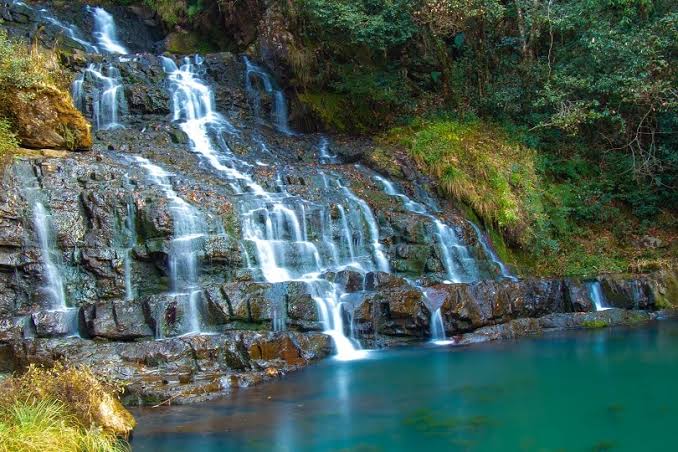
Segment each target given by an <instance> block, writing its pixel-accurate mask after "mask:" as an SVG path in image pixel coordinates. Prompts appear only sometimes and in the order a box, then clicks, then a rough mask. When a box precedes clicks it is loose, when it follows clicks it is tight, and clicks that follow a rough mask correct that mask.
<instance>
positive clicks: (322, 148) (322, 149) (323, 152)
mask: <svg viewBox="0 0 678 452" xmlns="http://www.w3.org/2000/svg"><path fill="white" fill-rule="evenodd" d="M329 147H330V141H329V140H328V139H327V137H325V136H323V137H321V138H320V144H319V146H318V161H319V162H320V163H323V164H331V163H339V158H338V157H337V156H336V155H334V154H330V152H329Z"/></svg>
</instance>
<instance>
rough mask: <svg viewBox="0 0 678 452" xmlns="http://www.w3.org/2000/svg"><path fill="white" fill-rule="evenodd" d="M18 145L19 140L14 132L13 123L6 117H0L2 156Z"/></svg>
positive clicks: (0, 154)
mask: <svg viewBox="0 0 678 452" xmlns="http://www.w3.org/2000/svg"><path fill="white" fill-rule="evenodd" d="M18 146H19V141H18V140H17V138H16V135H15V134H14V132H12V126H11V124H10V123H9V121H7V120H6V119H4V118H0V156H2V155H5V154H8V153H11V152H12V151H14V150H16V148H17V147H18Z"/></svg>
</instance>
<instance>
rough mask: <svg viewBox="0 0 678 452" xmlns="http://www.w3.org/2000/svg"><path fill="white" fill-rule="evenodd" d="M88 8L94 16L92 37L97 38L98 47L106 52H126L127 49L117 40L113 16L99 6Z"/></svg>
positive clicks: (121, 53)
mask: <svg viewBox="0 0 678 452" xmlns="http://www.w3.org/2000/svg"><path fill="white" fill-rule="evenodd" d="M88 10H89V11H90V12H91V13H92V15H93V17H94V37H95V38H96V39H97V42H98V43H99V47H100V48H101V49H102V50H103V51H105V52H107V53H113V54H119V55H126V54H128V53H129V52H128V51H127V49H126V48H125V47H124V46H123V45H122V44H121V43H120V41H119V40H118V36H117V32H116V27H115V21H114V20H113V16H111V15H110V14H109V13H108V11H106V10H105V9H103V8H100V7H95V8H91V7H88Z"/></svg>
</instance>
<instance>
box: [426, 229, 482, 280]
mask: <svg viewBox="0 0 678 452" xmlns="http://www.w3.org/2000/svg"><path fill="white" fill-rule="evenodd" d="M435 225H436V231H437V234H436V235H437V237H438V243H439V245H440V250H441V254H442V260H443V265H444V266H445V270H446V271H447V279H448V281H451V282H452V283H465V282H473V281H477V280H478V279H480V273H479V270H478V265H477V263H476V260H475V259H474V258H473V257H472V256H471V254H470V253H469V250H468V247H467V246H466V245H464V243H463V242H462V240H461V238H460V237H459V234H458V233H457V230H456V229H455V228H454V227H450V226H448V225H446V224H445V223H443V222H442V221H440V220H438V219H436V220H435Z"/></svg>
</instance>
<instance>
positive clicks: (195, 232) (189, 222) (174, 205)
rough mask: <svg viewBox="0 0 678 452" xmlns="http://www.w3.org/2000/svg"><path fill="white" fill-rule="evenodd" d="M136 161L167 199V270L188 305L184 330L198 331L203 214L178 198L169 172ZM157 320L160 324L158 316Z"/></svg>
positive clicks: (147, 163) (138, 158) (178, 294)
mask: <svg viewBox="0 0 678 452" xmlns="http://www.w3.org/2000/svg"><path fill="white" fill-rule="evenodd" d="M136 161H137V162H138V163H139V165H140V166H141V167H142V168H144V170H145V171H146V173H147V174H148V178H149V180H150V181H151V182H152V183H153V184H154V185H157V186H158V187H160V188H161V189H162V191H163V192H164V194H165V197H166V198H167V200H168V201H169V209H170V212H171V214H172V225H173V236H172V241H171V243H170V250H169V271H170V280H171V284H172V292H173V295H174V296H175V297H177V299H179V300H181V301H182V302H184V303H185V304H186V306H187V312H186V316H185V321H184V324H183V328H184V332H185V333H186V334H188V333H199V332H200V331H201V321H200V309H199V306H198V304H199V302H200V297H201V293H202V291H201V289H200V285H199V281H198V274H199V253H200V252H201V251H202V249H203V246H204V240H205V237H206V227H205V224H204V222H203V219H202V216H201V215H200V213H199V212H198V210H197V209H195V208H194V207H193V206H191V205H190V204H188V203H187V202H186V201H184V200H183V199H181V198H180V197H179V195H177V193H176V192H175V191H174V189H173V188H172V184H171V182H170V176H171V175H170V174H169V173H167V172H166V171H165V170H164V169H162V168H161V167H159V166H158V165H155V164H153V163H151V162H150V161H149V160H147V159H145V158H143V157H139V156H137V157H136ZM156 323H158V324H160V323H161V321H160V320H159V319H157V320H156Z"/></svg>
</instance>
